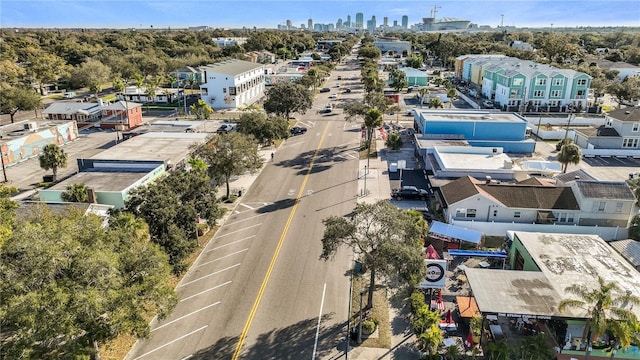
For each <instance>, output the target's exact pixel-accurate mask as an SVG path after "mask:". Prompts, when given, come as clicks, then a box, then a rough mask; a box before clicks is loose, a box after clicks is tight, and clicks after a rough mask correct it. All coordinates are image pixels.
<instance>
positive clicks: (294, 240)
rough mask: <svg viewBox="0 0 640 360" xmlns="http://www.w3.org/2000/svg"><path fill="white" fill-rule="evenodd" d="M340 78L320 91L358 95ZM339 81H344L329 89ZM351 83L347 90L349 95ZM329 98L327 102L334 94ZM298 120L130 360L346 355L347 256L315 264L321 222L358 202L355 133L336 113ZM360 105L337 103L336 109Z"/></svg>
mask: <svg viewBox="0 0 640 360" xmlns="http://www.w3.org/2000/svg"><path fill="white" fill-rule="evenodd" d="M357 75H359V70H358V69H357V68H356V67H354V68H353V69H352V70H350V71H347V70H345V69H344V68H338V70H336V71H334V73H333V76H332V77H331V79H329V81H328V83H327V85H326V86H330V87H335V84H336V83H337V82H340V83H341V86H342V87H346V86H354V87H355V86H356V85H357V84H356V83H357V81H356V80H353V81H345V80H344V78H345V77H349V78H350V77H356V76H357ZM337 76H342V77H343V80H339V81H338V80H336V79H337ZM349 83H352V84H351V85H346V84H349ZM331 93H332V92H331ZM331 93H323V94H319V95H318V98H317V99H316V100H315V102H314V106H313V109H311V110H309V111H308V112H307V114H306V115H297V116H296V118H298V119H299V121H300V122H301V124H300V125H302V126H306V127H308V128H309V130H308V131H307V133H306V134H304V135H299V136H295V137H292V138H290V139H289V140H287V141H286V142H285V143H284V144H283V146H281V148H280V149H278V151H277V152H276V154H275V158H274V160H273V161H272V162H271V163H269V164H268V166H267V167H265V169H264V170H263V171H262V173H261V174H260V176H259V177H258V178H257V179H256V181H255V182H254V183H253V185H252V187H251V188H250V189H249V190H248V192H247V193H246V194H245V196H244V198H243V200H242V202H241V203H240V204H239V205H238V207H237V209H236V211H235V213H234V214H232V216H230V217H229V219H228V220H227V221H226V222H225V224H224V225H223V226H222V227H221V229H220V230H219V231H218V233H217V234H216V236H215V237H214V239H213V240H212V241H211V242H210V243H209V244H208V245H207V247H206V248H205V249H204V251H203V253H202V255H201V256H200V257H199V258H198V260H197V261H196V262H195V264H194V265H193V267H192V268H191V269H190V271H189V272H188V273H187V275H186V276H185V277H184V279H183V281H182V282H181V283H180V284H179V286H178V288H177V291H178V293H179V297H180V302H179V304H178V305H177V307H176V308H175V310H174V311H173V313H172V314H171V316H170V317H168V318H167V319H164V320H162V321H159V322H156V321H154V322H153V323H152V332H151V335H150V337H149V338H148V339H145V340H141V341H139V342H138V343H137V344H136V345H135V346H134V348H133V349H132V350H131V351H130V353H129V356H128V357H127V358H128V359H186V358H189V359H335V358H339V357H340V356H341V355H342V354H343V353H344V350H345V344H346V343H345V340H346V335H347V326H346V321H347V313H348V302H349V300H348V299H349V291H350V289H349V286H350V285H349V276H348V270H349V268H350V263H351V259H352V257H351V253H350V250H348V249H343V250H341V251H340V252H339V253H338V254H337V255H336V256H335V258H334V259H332V260H331V261H327V262H325V261H322V260H320V259H319V256H320V254H321V252H322V244H321V238H322V235H323V231H324V226H323V225H322V219H324V218H326V217H328V216H330V215H340V216H342V215H346V214H348V213H350V212H351V211H352V209H353V207H354V205H355V200H356V199H355V196H356V195H357V180H356V178H357V171H358V147H359V136H360V131H359V126H358V125H357V124H351V123H346V122H345V121H344V115H343V114H342V110H341V109H340V108H339V107H338V109H336V110H334V111H333V112H332V113H331V114H325V115H323V114H318V113H317V110H319V109H321V108H323V107H324V106H325V105H326V103H328V102H329V99H328V96H329V95H330V94H331ZM361 96H362V90H361V89H360V90H356V89H355V88H354V91H353V92H352V93H350V94H343V93H341V94H340V96H339V98H338V99H337V100H332V102H334V103H340V102H344V101H350V99H356V98H358V97H361Z"/></svg>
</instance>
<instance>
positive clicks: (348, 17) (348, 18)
mask: <svg viewBox="0 0 640 360" xmlns="http://www.w3.org/2000/svg"><path fill="white" fill-rule="evenodd" d="M344 26H346V27H351V15H347V21H346V22H345V23H344Z"/></svg>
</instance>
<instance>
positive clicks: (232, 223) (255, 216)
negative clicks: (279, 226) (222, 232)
mask: <svg viewBox="0 0 640 360" xmlns="http://www.w3.org/2000/svg"><path fill="white" fill-rule="evenodd" d="M264 205H265V206H267V205H269V203H264ZM265 215H266V214H258V215H254V216H251V217H248V218H245V219H241V220H238V221H233V222H229V221H226V222H225V223H224V225H225V226H227V225H235V224H239V223H241V222H244V221H249V220H253V219H255V218H257V217H260V216H265Z"/></svg>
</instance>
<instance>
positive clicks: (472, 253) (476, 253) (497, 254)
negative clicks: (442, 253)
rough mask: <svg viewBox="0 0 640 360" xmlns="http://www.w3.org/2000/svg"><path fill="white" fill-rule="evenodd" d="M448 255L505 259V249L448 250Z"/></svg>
mask: <svg viewBox="0 0 640 360" xmlns="http://www.w3.org/2000/svg"><path fill="white" fill-rule="evenodd" d="M449 256H451V257H456V256H468V257H483V258H493V259H506V258H507V253H506V251H482V250H456V249H451V250H449Z"/></svg>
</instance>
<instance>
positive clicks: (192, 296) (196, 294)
mask: <svg viewBox="0 0 640 360" xmlns="http://www.w3.org/2000/svg"><path fill="white" fill-rule="evenodd" d="M231 283H232V281H227V282H225V283H222V284H220V285H216V286H214V287H212V288H208V289H207V290H203V291H200V292H199V293H195V294H193V295H190V296H187V297H186V298H184V299H182V300H180V301H179V302H183V301H187V300H189V299H193V298H194V297H196V296H200V295H202V294H204V293H206V292H209V291H212V290H215V289H218V288H221V287H223V286H225V285H229V284H231Z"/></svg>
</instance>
